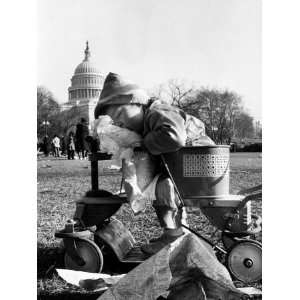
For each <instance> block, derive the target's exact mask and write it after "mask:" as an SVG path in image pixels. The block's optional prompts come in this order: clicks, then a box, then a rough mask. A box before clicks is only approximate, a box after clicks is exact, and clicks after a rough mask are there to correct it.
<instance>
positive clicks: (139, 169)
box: [93, 116, 158, 214]
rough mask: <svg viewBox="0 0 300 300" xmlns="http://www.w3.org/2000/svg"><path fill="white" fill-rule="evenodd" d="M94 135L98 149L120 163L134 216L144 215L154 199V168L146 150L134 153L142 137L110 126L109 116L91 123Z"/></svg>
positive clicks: (124, 129) (155, 178)
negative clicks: (98, 144)
mask: <svg viewBox="0 0 300 300" xmlns="http://www.w3.org/2000/svg"><path fill="white" fill-rule="evenodd" d="M93 132H94V135H96V136H97V137H98V138H99V140H100V150H101V151H103V152H107V153H110V154H112V155H113V158H114V159H119V160H122V173H123V178H124V187H125V191H126V194H127V199H128V201H129V203H130V207H131V209H132V211H133V213H134V214H139V213H141V212H144V211H145V209H146V204H147V201H153V200H155V186H156V182H157V178H158V177H155V166H154V164H153V163H152V161H151V158H150V155H149V154H148V153H147V152H146V151H139V152H134V151H133V148H134V146H137V145H140V144H141V141H142V137H141V135H139V134H137V133H136V132H134V131H131V130H129V129H127V128H121V127H119V126H116V125H114V124H113V120H112V119H111V118H110V116H100V117H99V118H98V119H97V120H95V123H94V129H93Z"/></svg>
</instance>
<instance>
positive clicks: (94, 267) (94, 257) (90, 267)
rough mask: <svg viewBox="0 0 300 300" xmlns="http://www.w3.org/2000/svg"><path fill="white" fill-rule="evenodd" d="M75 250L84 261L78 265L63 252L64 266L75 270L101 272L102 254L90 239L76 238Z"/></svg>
mask: <svg viewBox="0 0 300 300" xmlns="http://www.w3.org/2000/svg"><path fill="white" fill-rule="evenodd" d="M75 243H76V247H77V252H78V254H79V255H80V256H81V258H82V259H83V260H84V261H85V262H86V263H85V265H83V266H80V265H78V264H77V263H76V262H75V261H73V260H72V258H71V257H70V256H69V255H68V253H67V251H66V252H65V257H64V263H65V268H66V269H70V270H75V271H84V272H90V273H101V271H102V268H103V255H102V252H101V250H100V248H99V247H98V246H97V244H96V243H94V242H93V241H91V240H88V239H76V240H75Z"/></svg>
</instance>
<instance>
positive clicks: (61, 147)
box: [60, 136, 66, 155]
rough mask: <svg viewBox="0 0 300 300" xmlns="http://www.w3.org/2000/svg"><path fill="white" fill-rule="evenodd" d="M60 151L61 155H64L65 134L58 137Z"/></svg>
mask: <svg viewBox="0 0 300 300" xmlns="http://www.w3.org/2000/svg"><path fill="white" fill-rule="evenodd" d="M60 151H61V155H66V138H65V136H62V137H61V138H60Z"/></svg>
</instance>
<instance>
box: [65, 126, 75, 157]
mask: <svg viewBox="0 0 300 300" xmlns="http://www.w3.org/2000/svg"><path fill="white" fill-rule="evenodd" d="M67 152H68V159H74V155H75V140H74V133H73V132H72V131H71V132H70V133H69V136H68V142H67Z"/></svg>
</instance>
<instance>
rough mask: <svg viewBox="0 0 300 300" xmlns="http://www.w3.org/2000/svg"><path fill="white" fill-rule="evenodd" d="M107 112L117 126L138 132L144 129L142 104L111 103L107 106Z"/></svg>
mask: <svg viewBox="0 0 300 300" xmlns="http://www.w3.org/2000/svg"><path fill="white" fill-rule="evenodd" d="M105 114H106V115H109V116H110V117H111V118H112V120H113V121H114V124H115V125H117V126H120V127H125V128H128V129H130V130H133V131H135V132H138V133H141V132H142V131H143V125H144V122H143V121H144V111H143V107H142V106H141V105H133V104H124V105H111V106H109V107H107V108H106V111H105Z"/></svg>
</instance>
